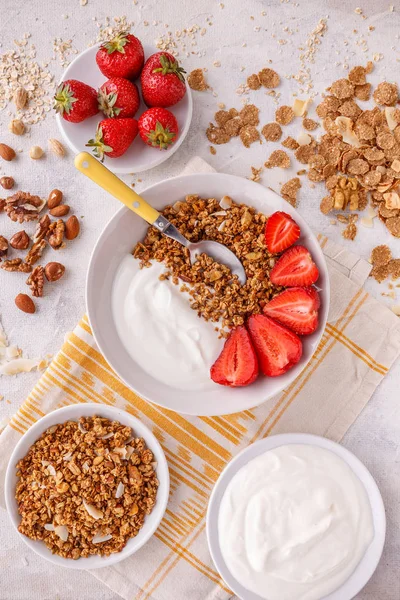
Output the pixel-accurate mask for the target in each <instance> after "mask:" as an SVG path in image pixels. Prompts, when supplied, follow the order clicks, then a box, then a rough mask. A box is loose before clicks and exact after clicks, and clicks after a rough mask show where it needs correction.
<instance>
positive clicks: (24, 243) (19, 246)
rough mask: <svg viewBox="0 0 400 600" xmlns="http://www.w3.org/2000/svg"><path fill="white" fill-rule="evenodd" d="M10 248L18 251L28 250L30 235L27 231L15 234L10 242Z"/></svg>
mask: <svg viewBox="0 0 400 600" xmlns="http://www.w3.org/2000/svg"><path fill="white" fill-rule="evenodd" d="M10 246H12V247H13V248H15V249H16V250H26V249H27V247H28V246H29V235H28V234H27V233H26V232H25V231H18V232H17V233H14V235H13V236H12V238H11V240H10Z"/></svg>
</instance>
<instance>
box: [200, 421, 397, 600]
mask: <svg viewBox="0 0 400 600" xmlns="http://www.w3.org/2000/svg"><path fill="white" fill-rule="evenodd" d="M292 444H307V445H312V446H317V447H319V448H324V449H326V450H330V451H331V452H333V453H334V454H336V456H339V458H341V459H342V460H344V462H345V463H346V464H347V465H348V466H349V467H350V469H351V470H352V472H353V473H354V475H355V476H356V477H357V478H358V479H359V481H360V482H361V484H362V485H363V487H364V489H365V491H366V494H367V496H368V500H369V503H370V506H371V513H372V518H373V523H374V530H375V531H374V537H373V539H372V541H371V543H370V545H369V546H368V548H367V550H366V551H365V553H364V555H363V557H362V558H361V560H360V562H359V563H358V565H357V566H356V568H355V570H354V571H353V573H352V574H351V575H350V577H348V579H347V580H346V581H345V582H344V583H343V584H342V585H341V586H340V587H339V588H337V589H336V590H334V591H333V592H331V593H330V594H328V596H324V597H323V598H321V599H320V600H351V599H352V598H354V597H355V596H356V595H357V594H358V593H359V592H360V591H361V590H362V589H363V587H364V586H365V585H366V584H367V583H368V581H369V580H370V578H371V577H372V575H373V574H374V572H375V570H376V568H377V566H378V564H379V561H380V559H381V556H382V552H383V548H384V545H385V537H386V514H385V506H384V503H383V499H382V495H381V493H380V490H379V488H378V485H377V483H376V481H375V479H374V477H373V476H372V474H371V473H370V471H369V470H368V469H367V467H366V466H365V465H364V463H363V462H361V460H360V459H359V458H358V457H357V456H356V455H355V454H353V453H352V452H351V451H350V450H348V449H347V448H345V447H344V446H342V445H341V444H339V443H337V442H333V441H332V440H330V439H328V438H325V437H322V436H318V435H314V434H309V433H283V434H276V435H271V436H267V437H265V438H262V439H260V440H257V441H256V442H254V443H253V444H250V445H249V446H247V447H246V448H244V449H243V450H242V451H241V452H239V453H238V454H237V455H236V456H235V457H234V458H233V459H232V460H231V461H230V462H229V463H228V464H227V465H226V466H225V467H224V469H223V470H222V471H221V473H220V474H219V477H218V479H217V481H216V482H215V485H214V487H213V489H212V491H211V495H210V498H209V501H208V507H207V516H206V532H207V542H208V548H209V551H210V554H211V557H212V560H213V563H214V565H215V567H216V569H217V571H218V573H219V574H220V576H221V578H222V579H223V580H224V581H225V583H226V584H227V585H228V586H229V588H230V589H231V590H232V591H233V592H234V593H235V594H236V595H237V596H238V597H239V598H241V600H263V598H262V597H261V596H259V595H258V594H255V593H254V592H251V591H250V590H247V589H246V588H244V587H243V586H242V585H241V584H240V583H239V582H238V581H237V580H236V579H235V577H234V575H232V574H231V572H230V571H229V569H228V567H227V566H226V564H225V561H224V559H223V557H222V553H221V550H220V547H219V540H218V515H219V507H220V503H221V499H222V496H223V494H224V492H225V490H226V487H227V485H228V484H229V482H230V481H231V480H232V478H233V477H234V476H235V475H236V473H237V472H238V471H239V470H240V469H241V468H242V467H243V466H244V465H245V464H247V463H248V462H249V461H250V460H252V459H254V458H256V457H257V456H260V455H261V454H263V453H265V452H267V451H268V450H273V449H274V448H278V447H280V446H283V445H292ZM247 455H249V456H248V460H244V458H245V457H247ZM216 524H217V527H216ZM371 555H372V556H371ZM360 569H361V572H360ZM362 569H364V572H362ZM244 594H245V595H244Z"/></svg>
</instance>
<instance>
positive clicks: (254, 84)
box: [247, 73, 261, 90]
mask: <svg viewBox="0 0 400 600" xmlns="http://www.w3.org/2000/svg"><path fill="white" fill-rule="evenodd" d="M247 85H248V87H249V88H250V89H251V90H258V89H260V87H261V81H260V78H259V77H258V75H257V74H256V73H254V74H253V75H250V76H249V77H248V78H247Z"/></svg>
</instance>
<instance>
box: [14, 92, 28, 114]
mask: <svg viewBox="0 0 400 600" xmlns="http://www.w3.org/2000/svg"><path fill="white" fill-rule="evenodd" d="M13 100H14V104H15V106H16V108H17V110H21V108H24V106H25V105H26V103H27V101H28V92H27V91H26V89H25V88H23V87H20V88H18V89H16V90H15V92H14V96H13Z"/></svg>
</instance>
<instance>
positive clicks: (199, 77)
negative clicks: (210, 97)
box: [187, 69, 209, 92]
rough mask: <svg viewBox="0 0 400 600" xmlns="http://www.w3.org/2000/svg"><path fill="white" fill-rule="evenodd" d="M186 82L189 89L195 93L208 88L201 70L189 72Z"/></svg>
mask: <svg viewBox="0 0 400 600" xmlns="http://www.w3.org/2000/svg"><path fill="white" fill-rule="evenodd" d="M187 81H188V84H189V87H190V88H191V89H192V90H195V91H197V92H204V91H205V90H207V89H208V87H209V86H208V85H207V83H206V80H205V78H204V72H203V69H194V71H191V72H190V73H189V75H188V78H187Z"/></svg>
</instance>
